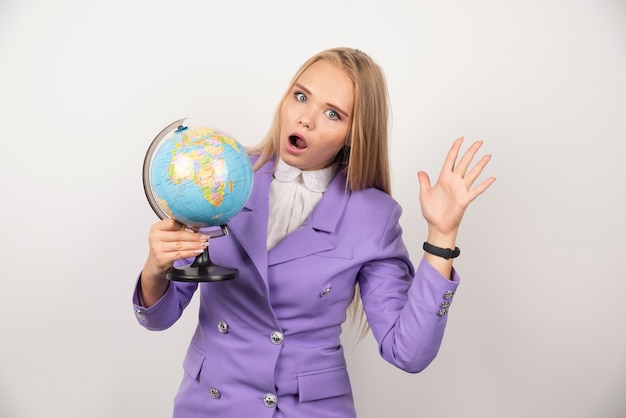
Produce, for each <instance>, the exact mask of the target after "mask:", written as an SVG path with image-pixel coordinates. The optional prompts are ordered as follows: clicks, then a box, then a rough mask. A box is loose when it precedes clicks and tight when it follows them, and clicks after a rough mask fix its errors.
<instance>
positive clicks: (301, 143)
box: [289, 135, 306, 149]
mask: <svg viewBox="0 0 626 418" xmlns="http://www.w3.org/2000/svg"><path fill="white" fill-rule="evenodd" d="M289 143H290V144H291V146H293V147H294V148H297V149H305V148H306V141H305V140H304V138H302V137H300V136H298V135H289Z"/></svg>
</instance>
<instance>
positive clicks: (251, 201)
mask: <svg viewBox="0 0 626 418" xmlns="http://www.w3.org/2000/svg"><path fill="white" fill-rule="evenodd" d="M272 168H273V161H270V162H268V163H266V164H265V165H263V166H262V167H261V168H260V169H258V170H257V171H256V172H255V174H254V186H253V188H252V193H251V194H250V197H249V198H248V201H247V202H246V204H245V205H244V207H243V209H242V210H241V212H239V214H238V215H237V216H235V217H234V218H232V219H231V220H230V222H228V228H229V229H230V231H231V233H232V235H233V236H234V238H235V239H236V240H237V242H239V244H240V245H241V246H242V247H243V249H244V251H245V252H246V253H247V254H248V256H249V257H250V259H251V260H252V263H254V266H255V267H256V269H257V271H258V272H259V274H260V275H261V277H262V278H263V280H264V281H265V283H266V284H267V220H268V216H269V215H268V214H269V187H270V182H271V181H272Z"/></svg>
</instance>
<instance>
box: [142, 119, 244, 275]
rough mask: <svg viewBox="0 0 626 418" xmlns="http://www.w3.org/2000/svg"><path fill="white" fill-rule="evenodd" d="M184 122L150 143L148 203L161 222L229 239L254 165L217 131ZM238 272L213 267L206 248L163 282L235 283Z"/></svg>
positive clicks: (145, 172) (146, 165)
mask: <svg viewBox="0 0 626 418" xmlns="http://www.w3.org/2000/svg"><path fill="white" fill-rule="evenodd" d="M184 120H185V119H181V120H179V121H176V122H174V123H172V124H170V125H168V126H167V127H166V128H165V129H163V130H162V131H161V133H159V134H158V135H157V137H156V138H155V139H154V140H153V141H152V143H151V144H150V147H149V148H148V151H147V152H146V156H145V158H144V167H143V184H144V191H145V193H146V197H147V198H148V202H149V203H150V205H151V206H152V209H153V210H154V212H155V213H156V214H157V215H158V216H159V217H160V218H161V219H165V218H172V219H174V220H176V221H177V222H179V223H181V224H184V225H187V226H189V227H191V228H194V229H198V228H209V227H219V228H216V229H215V228H214V229H209V231H208V233H209V234H210V235H211V237H212V238H217V237H220V236H223V235H225V234H227V233H228V229H227V224H228V221H229V220H230V219H231V218H232V217H233V216H235V215H236V214H238V213H239V212H240V211H241V209H243V206H244V205H245V203H246V202H247V200H248V198H249V197H250V193H251V192H252V184H253V170H252V163H251V161H250V158H249V157H248V154H247V153H246V151H245V149H244V147H243V146H241V144H239V143H238V142H237V141H236V140H235V139H234V138H233V137H232V136H231V135H229V134H228V133H226V132H224V131H221V130H219V129H216V128H210V127H191V128H189V127H186V126H183V125H182V123H183V122H184ZM236 275H237V272H236V269H232V268H224V267H222V266H216V265H215V264H213V263H212V262H211V261H210V257H209V254H208V248H207V249H206V250H205V253H203V254H202V255H200V256H198V258H197V259H196V261H195V262H194V263H193V264H192V265H191V266H190V268H188V269H176V268H173V269H170V271H168V273H167V275H166V277H167V278H168V279H170V280H180V281H219V280H225V279H231V278H234V277H235V276H236Z"/></svg>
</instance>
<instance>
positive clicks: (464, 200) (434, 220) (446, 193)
mask: <svg viewBox="0 0 626 418" xmlns="http://www.w3.org/2000/svg"><path fill="white" fill-rule="evenodd" d="M462 144H463V137H461V138H458V139H457V140H456V141H454V143H453V144H452V147H451V148H450V151H449V152H448V155H447V157H446V160H445V162H444V164H443V168H442V170H441V173H439V178H438V179H437V183H436V184H435V185H434V186H431V184H430V178H429V177H428V174H426V173H425V172H423V171H420V172H418V173H417V176H418V178H419V184H420V205H421V208H422V214H423V215H424V218H425V219H426V221H427V222H428V228H429V236H432V235H436V236H440V237H444V236H446V237H449V238H452V240H454V237H456V234H457V231H458V228H459V225H460V224H461V219H462V218H463V214H464V213H465V210H466V209H467V207H468V206H469V204H470V203H471V202H472V201H473V200H474V199H476V198H477V197H478V196H479V195H480V194H482V193H483V192H484V191H485V190H487V188H488V187H489V186H491V185H492V184H493V182H494V181H495V180H496V179H495V178H494V177H489V178H487V179H486V180H485V181H483V182H482V183H480V184H479V185H477V186H475V187H473V184H474V182H475V181H476V179H477V178H478V176H479V175H480V173H481V172H482V171H483V169H484V168H485V166H486V165H487V163H488V162H489V160H490V159H491V155H485V156H483V157H482V158H481V159H480V160H478V162H477V163H476V164H475V165H474V166H472V167H471V168H470V165H471V163H472V160H473V159H474V156H475V155H476V153H477V152H478V150H479V149H480V147H481V146H482V144H483V142H482V141H476V142H474V143H473V144H472V145H471V146H470V147H469V149H468V150H467V151H466V152H465V154H463V156H462V157H461V159H460V160H459V161H458V162H457V158H458V156H459V151H460V149H461V145H462ZM433 244H434V243H433ZM435 245H436V244H435Z"/></svg>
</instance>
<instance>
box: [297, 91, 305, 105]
mask: <svg viewBox="0 0 626 418" xmlns="http://www.w3.org/2000/svg"><path fill="white" fill-rule="evenodd" d="M296 100H297V101H299V102H302V103H306V96H305V95H304V93H296Z"/></svg>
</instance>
